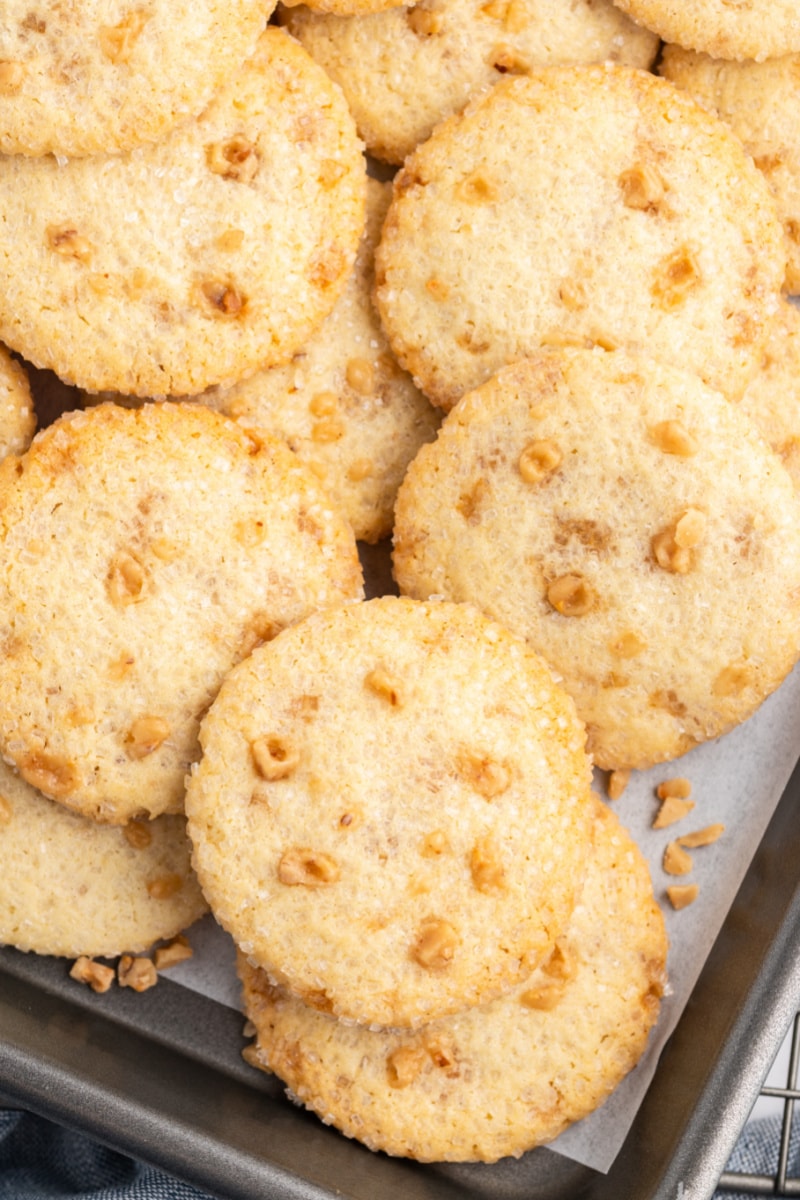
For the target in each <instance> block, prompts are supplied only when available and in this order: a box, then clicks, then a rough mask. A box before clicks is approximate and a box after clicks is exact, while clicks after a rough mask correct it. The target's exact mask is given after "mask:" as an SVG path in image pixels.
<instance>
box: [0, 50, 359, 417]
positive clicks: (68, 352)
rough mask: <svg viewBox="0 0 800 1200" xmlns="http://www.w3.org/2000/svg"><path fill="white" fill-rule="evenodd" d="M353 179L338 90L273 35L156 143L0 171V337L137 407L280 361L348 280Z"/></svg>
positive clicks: (353, 233)
mask: <svg viewBox="0 0 800 1200" xmlns="http://www.w3.org/2000/svg"><path fill="white" fill-rule="evenodd" d="M364 173H365V169H364V159H363V154H362V152H361V143H360V142H359V141H358V139H357V137H356V133H355V128H354V125H353V122H352V118H351V117H350V115H349V113H348V112H347V108H346V105H345V103H344V100H343V99H342V96H341V94H340V92H339V91H338V89H337V88H336V87H335V86H334V85H333V84H332V83H331V82H330V81H329V80H328V78H327V76H325V74H324V72H323V71H322V70H321V68H319V67H318V66H317V65H316V64H315V63H314V62H313V61H312V59H311V58H310V57H309V56H308V55H307V54H306V52H305V51H304V50H303V49H302V48H301V47H300V46H298V45H297V44H296V43H295V42H293V41H292V39H291V38H289V37H288V35H287V34H285V33H284V32H283V31H282V30H278V29H274V28H271V29H269V30H268V31H267V32H266V33H265V34H264V35H263V36H262V37H261V39H260V40H259V42H258V46H257V49H256V52H255V54H254V55H253V56H252V58H250V59H249V60H248V62H247V64H246V65H244V66H243V67H242V68H241V69H240V70H239V71H237V72H236V74H235V77H234V78H233V79H232V80H231V81H230V82H228V83H226V84H225V85H224V86H223V87H221V88H220V89H219V90H218V91H217V92H216V93H215V95H214V98H213V100H212V101H211V103H210V104H209V106H208V108H206V109H205V110H204V112H203V113H202V114H201V115H200V116H199V117H198V118H197V119H195V120H190V121H187V122H183V123H182V124H180V125H179V126H178V127H177V128H175V129H174V130H173V131H172V133H171V134H169V135H168V136H167V137H165V138H163V139H161V140H160V141H158V142H157V143H155V144H153V145H146V146H140V147H138V148H137V149H135V150H132V151H131V152H130V153H128V154H125V155H114V156H110V155H93V156H92V157H90V158H83V159H71V160H69V161H68V162H66V163H60V162H58V161H56V159H55V158H53V157H46V158H37V159H33V158H23V157H22V156H19V155H15V156H13V157H6V158H3V159H0V195H2V200H1V201H0V215H1V216H2V220H1V221H0V262H2V267H3V278H4V286H3V293H2V297H0V337H3V338H4V340H6V342H7V344H8V345H9V346H10V347H12V349H14V350H17V351H19V352H20V353H21V354H22V355H23V356H24V357H25V358H26V359H28V360H29V361H30V362H32V363H34V365H36V366H37V367H48V368H50V369H52V370H53V371H55V372H56V374H57V375H59V376H60V377H61V378H62V379H63V380H65V381H66V382H67V383H70V384H75V385H77V386H79V387H82V388H84V389H86V390H88V391H106V390H108V391H113V392H123V393H131V394H133V395H137V396H144V397H152V396H157V397H161V396H168V395H180V394H192V393H195V392H200V391H203V390H204V389H205V388H207V387H211V386H214V385H216V384H222V383H234V382H236V381H237V380H238V379H240V378H242V377H243V376H244V375H246V374H248V373H250V372H252V371H254V370H255V369H256V368H258V367H262V366H265V365H268V364H274V363H276V362H283V361H286V360H287V359H289V358H290V357H291V355H292V354H293V353H294V351H295V350H296V349H298V347H299V346H300V345H302V343H303V342H304V341H305V340H306V339H307V338H308V337H309V336H310V334H311V332H312V331H313V330H314V329H315V328H316V327H317V325H318V324H319V323H320V322H321V321H322V320H323V319H324V317H325V316H327V314H328V312H329V311H330V309H331V308H332V307H333V305H334V303H335V301H336V298H337V297H338V295H339V292H340V291H341V289H342V288H343V286H344V284H345V281H346V277H347V274H348V273H349V271H350V269H351V267H352V264H353V261H354V258H355V253H356V249H357V246H358V240H359V237H360V235H361V230H362V227H363V193H364Z"/></svg>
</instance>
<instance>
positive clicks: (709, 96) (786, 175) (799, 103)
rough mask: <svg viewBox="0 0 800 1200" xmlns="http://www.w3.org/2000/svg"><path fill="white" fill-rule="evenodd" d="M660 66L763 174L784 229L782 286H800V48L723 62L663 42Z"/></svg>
mask: <svg viewBox="0 0 800 1200" xmlns="http://www.w3.org/2000/svg"><path fill="white" fill-rule="evenodd" d="M659 72H660V74H661V75H663V76H664V77H665V78H666V79H670V80H671V81H672V82H673V83H675V84H676V85H677V86H678V87H681V88H684V89H685V90H686V91H687V92H689V93H690V94H691V95H692V96H693V97H694V98H695V100H698V101H699V102H700V103H701V104H704V105H705V106H706V107H707V108H710V109H712V110H713V111H715V112H716V113H717V115H718V116H720V117H722V119H723V120H724V121H726V122H727V123H728V124H729V125H730V126H731V128H732V129H733V131H734V133H736V134H737V135H738V136H739V137H740V138H741V139H742V141H743V143H744V148H745V150H746V151H747V152H748V154H750V155H752V157H753V160H754V162H755V164H756V166H757V167H758V168H759V170H760V171H762V172H763V174H764V175H765V176H766V178H767V180H768V182H769V185H770V187H771V188H772V191H773V194H774V196H775V202H776V205H777V209H778V216H779V217H780V219H781V221H782V223H783V229H784V233H785V235H786V255H787V265H786V280H785V284H784V286H785V288H786V290H787V291H788V292H790V293H796V292H798V291H800V133H798V129H799V128H800V54H790V55H786V56H785V57H783V58H777V59H769V60H768V61H766V62H753V61H748V62H723V61H720V60H719V59H714V58H710V57H709V56H708V55H707V54H695V53H693V52H692V51H691V50H682V49H680V47H678V46H665V47H664V53H663V55H662V58H661V61H660V64H659Z"/></svg>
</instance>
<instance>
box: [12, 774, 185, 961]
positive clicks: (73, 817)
mask: <svg viewBox="0 0 800 1200" xmlns="http://www.w3.org/2000/svg"><path fill="white" fill-rule="evenodd" d="M0 860H2V863H3V870H2V871H0V943H2V944H5V945H10V946H16V948H17V949H18V950H25V951H34V952H35V953H37V954H58V955H64V956H67V957H69V958H74V957H77V956H78V955H82V954H86V955H89V956H92V957H93V956H95V955H102V956H107V957H109V958H113V957H115V956H116V955H118V954H121V953H123V952H131V953H137V952H138V951H141V950H146V949H147V948H148V947H149V946H151V945H152V944H153V942H155V941H157V940H158V939H159V938H170V937H173V936H174V935H175V934H176V933H180V931H181V930H182V929H185V928H186V927H187V926H188V925H190V924H191V923H192V922H193V921H196V920H197V919H198V918H199V917H201V916H202V915H203V913H205V912H206V911H207V905H206V902H205V900H204V899H203V894H202V892H201V891H200V887H199V885H198V883H197V880H196V878H195V876H194V873H193V872H192V868H191V846H190V843H189V839H188V838H187V836H186V822H185V820H184V819H183V817H181V816H166V815H165V816H162V817H159V818H158V819H157V820H155V821H151V822H146V821H134V822H133V823H132V824H130V825H128V826H125V827H124V828H122V829H120V828H118V827H116V826H111V825H98V824H97V823H96V822H95V821H92V820H90V819H89V818H87V817H81V816H79V815H78V814H77V813H72V812H68V811H67V809H65V808H64V807H63V805H61V804H56V803H54V802H53V801H52V800H48V799H47V798H46V797H45V796H43V795H42V794H41V793H40V792H37V791H36V789H35V788H32V787H31V786H30V784H27V783H26V782H25V781H24V780H23V779H20V777H19V776H18V775H17V774H16V773H15V772H14V771H12V770H11V768H10V767H9V766H7V764H6V763H4V762H2V760H0Z"/></svg>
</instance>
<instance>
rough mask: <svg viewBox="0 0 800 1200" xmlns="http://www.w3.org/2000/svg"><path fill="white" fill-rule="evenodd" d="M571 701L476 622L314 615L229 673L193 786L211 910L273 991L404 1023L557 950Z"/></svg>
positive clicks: (574, 783) (580, 849)
mask: <svg viewBox="0 0 800 1200" xmlns="http://www.w3.org/2000/svg"><path fill="white" fill-rule="evenodd" d="M584 740H585V733H584V730H583V727H582V726H581V725H580V723H579V722H578V721H577V720H576V717H575V713H574V707H573V705H572V702H571V700H570V699H569V697H568V696H567V695H566V693H564V692H563V690H562V689H561V688H560V687H559V686H558V685H557V684H556V683H555V682H554V680H553V677H552V675H551V673H550V671H549V669H548V668H547V667H546V666H545V664H544V663H543V662H542V661H541V660H540V659H539V657H538V656H537V655H534V654H533V653H532V652H531V651H530V650H529V648H528V647H526V645H525V643H524V642H523V641H522V640H521V639H518V638H516V637H513V636H512V635H511V634H509V633H508V632H507V631H506V630H504V629H502V628H501V627H499V626H497V625H495V624H494V623H492V622H489V621H487V620H486V619H485V618H484V617H483V616H482V615H481V614H480V613H478V611H477V610H476V609H473V608H472V606H471V605H451V604H437V603H431V604H416V603H415V602H414V601H411V600H401V599H398V598H397V597H384V598H381V599H377V600H371V601H366V602H365V603H363V604H356V605H346V606H341V607H340V608H338V609H332V610H329V611H328V612H327V613H316V614H314V615H312V616H311V617H309V618H308V619H307V620H306V621H303V622H301V623H300V624H298V625H297V626H295V627H293V628H292V629H288V630H285V631H284V632H283V633H281V634H280V635H279V636H278V637H276V638H275V639H274V640H273V641H272V642H270V643H269V645H267V646H263V647H261V648H260V649H258V650H256V651H254V653H253V654H252V655H251V656H250V658H249V659H247V660H246V662H244V663H241V664H240V665H239V667H238V668H236V669H235V670H233V671H232V672H231V674H230V675H229V676H228V678H227V679H226V681H225V683H224V684H223V686H222V688H221V690H220V693H219V696H218V698H217V700H216V701H215V703H214V704H213V706H212V708H211V709H210V711H209V713H208V715H207V716H206V718H205V720H204V722H203V726H202V729H201V744H202V747H203V754H202V758H201V760H200V762H199V764H198V765H197V766H196V767H195V768H194V770H193V772H192V776H191V779H190V781H189V784H188V786H187V794H186V812H187V816H188V817H189V836H190V837H191V839H192V842H193V843H194V846H195V855H194V865H195V870H196V871H197V873H198V876H199V878H200V882H201V885H202V887H203V890H204V892H205V894H206V897H207V899H208V901H209V904H210V905H211V908H212V910H213V912H214V915H215V916H216V918H217V920H218V921H219V922H220V924H222V925H223V927H224V928H226V929H227V930H228V931H229V932H230V933H231V935H232V936H233V938H234V940H235V941H236V942H237V943H238V945H239V946H240V948H241V949H242V950H244V952H245V953H246V954H247V955H248V956H249V957H250V958H251V959H252V961H253V962H255V963H257V964H258V965H259V966H262V967H264V968H265V969H266V970H267V971H268V973H269V974H270V976H271V977H272V978H273V979H274V980H275V981H277V982H280V983H283V984H285V985H286V986H287V987H289V988H290V989H291V990H292V991H293V992H294V994H296V995H298V996H299V997H301V998H302V999H304V1000H305V1001H306V1002H308V1003H310V1004H312V1005H314V1006H315V1007H317V1008H321V1009H325V1010H326V1011H329V1012H333V1013H335V1014H337V1015H338V1016H341V1017H343V1018H346V1019H348V1020H356V1021H361V1022H365V1023H367V1024H376V1025H381V1026H398V1025H399V1026H413V1025H419V1024H420V1023H422V1022H424V1021H426V1020H430V1019H432V1018H433V1017H434V1016H438V1015H443V1014H445V1013H449V1012H454V1011H457V1010H459V1009H462V1008H464V1007H467V1006H469V1005H474V1004H478V1003H481V1002H483V1001H484V1000H486V999H488V998H490V997H493V996H496V995H498V994H500V993H502V992H503V991H506V990H508V989H509V988H511V987H512V986H513V985H514V984H515V983H516V982H518V981H519V979H520V978H521V977H522V976H523V975H525V974H528V973H529V972H530V970H531V968H532V967H533V965H535V964H536V963H537V962H539V961H541V960H542V959H543V958H545V957H546V956H547V955H548V954H549V953H550V951H551V950H552V948H553V944H554V941H555V939H556V938H557V937H558V936H559V935H560V934H561V932H562V931H563V929H564V928H565V926H566V924H567V921H568V920H569V915H570V912H571V910H572V907H573V904H574V901H575V896H576V889H577V888H578V887H579V885H580V879H581V876H582V872H583V865H584V860H585V856H586V853H587V849H588V842H589V820H590V811H591V809H590V805H589V801H588V796H589V792H588V787H589V760H588V758H587V756H586V754H585V751H584Z"/></svg>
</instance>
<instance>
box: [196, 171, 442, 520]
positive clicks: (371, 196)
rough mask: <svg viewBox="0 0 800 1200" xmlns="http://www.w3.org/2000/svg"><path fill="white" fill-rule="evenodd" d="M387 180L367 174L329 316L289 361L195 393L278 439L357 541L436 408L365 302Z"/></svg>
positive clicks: (388, 515)
mask: <svg viewBox="0 0 800 1200" xmlns="http://www.w3.org/2000/svg"><path fill="white" fill-rule="evenodd" d="M391 190H392V189H391V184H389V183H379V182H378V181H377V180H376V179H368V180H367V224H366V228H365V231H364V235H363V237H362V240H361V245H360V248H359V253H358V256H357V258H356V265H355V269H354V271H353V273H352V275H351V276H350V278H349V279H348V281H347V286H346V287H345V290H344V292H343V293H342V295H341V297H340V298H339V300H338V301H337V303H336V306H335V308H334V310H333V312H332V313H331V314H330V316H329V317H328V318H327V319H326V320H325V321H324V323H323V324H322V326H321V327H320V329H319V330H318V331H317V332H316V333H315V334H314V335H313V337H312V338H311V339H310V340H309V341H308V342H306V343H305V345H304V346H303V347H302V348H301V349H300V350H298V351H297V353H296V354H295V356H294V357H293V359H292V361H291V362H290V363H287V364H286V365H285V366H283V367H272V368H271V369H270V370H268V371H259V372H257V373H256V374H255V375H252V376H250V377H249V378H248V379H246V380H243V381H242V382H241V383H238V384H234V386H233V387H232V388H226V389H214V390H213V391H212V392H206V393H205V394H204V395H203V396H201V397H200V400H201V401H202V402H203V403H204V404H208V405H210V406H211V407H212V408H216V409H218V410H219V411H221V412H224V413H227V415H228V416H230V417H233V418H234V419H235V420H238V421H239V422H240V423H241V424H242V425H244V426H245V427H254V428H256V429H259V428H261V429H265V430H267V431H268V432H271V433H274V434H277V435H279V436H280V437H282V438H283V439H284V440H285V441H286V442H288V444H289V446H290V447H291V449H292V450H294V451H295V453H296V454H298V455H299V457H300V458H301V459H303V461H305V462H307V463H308V464H309V465H310V466H311V467H312V469H313V470H314V471H315V472H316V473H317V474H318V475H319V477H320V479H321V480H322V482H323V483H324V485H325V487H326V488H327V490H328V492H329V493H330V494H331V496H332V498H334V499H335V500H336V502H337V503H338V505H339V507H340V509H341V511H342V512H343V513H344V515H345V516H346V517H347V519H348V521H349V522H350V524H351V525H352V527H353V531H354V533H355V535H356V537H357V538H358V539H359V540H364V541H368V542H376V541H378V540H379V539H380V538H383V537H386V536H387V535H388V534H389V533H390V532H391V528H392V516H393V509H394V501H395V496H396V494H397V488H398V487H399V485H400V481H401V480H402V478H403V475H404V474H405V470H406V467H407V466H408V464H409V462H410V461H411V459H412V458H413V457H414V455H415V454H416V452H417V450H418V449H419V447H420V446H421V445H422V444H423V443H424V442H429V441H431V440H432V439H433V438H434V436H435V434H436V430H437V428H438V425H439V421H440V419H441V413H440V412H438V411H437V410H436V409H434V408H433V407H432V405H431V404H430V402H429V401H428V400H427V399H426V398H425V397H424V396H423V395H422V394H421V392H419V391H418V390H417V388H416V387H415V386H414V383H413V381H412V379H411V377H410V376H409V375H408V374H407V373H406V372H405V371H403V370H402V369H401V368H400V367H399V366H398V365H397V362H396V361H395V359H394V357H393V356H392V354H391V352H390V350H389V345H388V342H387V340H386V335H385V334H384V332H383V330H382V329H381V327H380V322H379V321H378V317H377V314H376V312H375V309H374V307H373V304H372V296H371V293H372V285H373V277H374V271H373V260H374V254H375V246H376V244H377V241H378V238H379V235H380V228H381V224H382V221H383V218H384V216H385V214H386V209H387V208H388V205H389V200H390V197H391Z"/></svg>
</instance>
